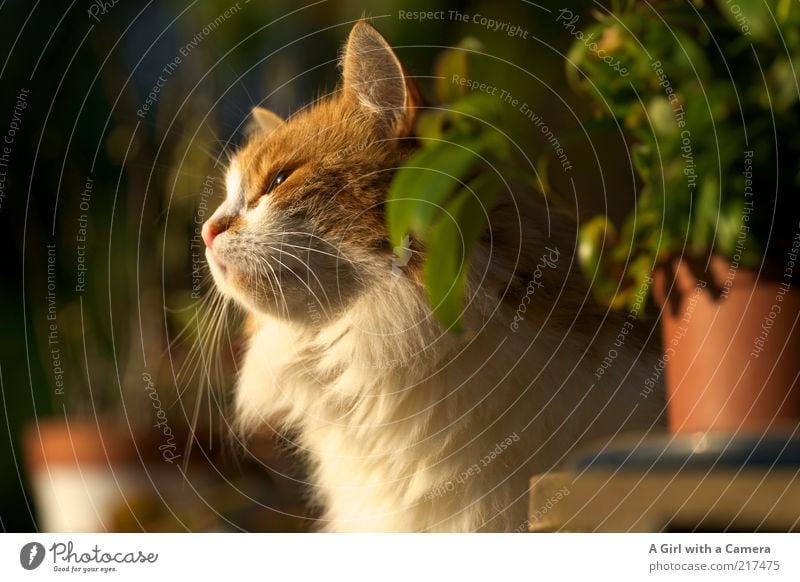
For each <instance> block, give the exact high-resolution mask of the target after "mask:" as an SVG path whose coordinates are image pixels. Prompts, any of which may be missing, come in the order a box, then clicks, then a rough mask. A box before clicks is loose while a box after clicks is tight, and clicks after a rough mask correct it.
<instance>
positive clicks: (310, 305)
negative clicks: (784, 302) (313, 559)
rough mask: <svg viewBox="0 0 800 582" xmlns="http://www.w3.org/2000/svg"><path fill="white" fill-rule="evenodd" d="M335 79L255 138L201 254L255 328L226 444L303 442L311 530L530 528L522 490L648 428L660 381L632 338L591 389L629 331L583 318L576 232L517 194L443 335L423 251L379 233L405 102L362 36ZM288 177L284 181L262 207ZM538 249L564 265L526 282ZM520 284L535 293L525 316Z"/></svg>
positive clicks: (409, 141) (639, 335)
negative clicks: (267, 428) (272, 437)
mask: <svg viewBox="0 0 800 582" xmlns="http://www.w3.org/2000/svg"><path fill="white" fill-rule="evenodd" d="M365 47H366V48H365ZM364 54H369V55H370V58H369V60H368V61H367V65H368V66H365V65H364V61H363V60H362V59H363V58H364V56H363V55H364ZM343 68H344V81H343V84H342V87H341V88H340V90H339V91H337V92H335V93H334V94H332V95H330V96H328V97H325V98H323V99H321V100H320V101H318V102H316V103H314V104H313V105H311V106H309V107H307V108H305V109H303V110H302V111H300V112H298V113H296V114H295V115H294V116H293V117H291V118H290V119H289V120H288V121H287V122H286V123H285V124H278V125H277V127H269V128H265V129H263V130H262V131H256V132H255V134H254V136H253V137H252V138H251V140H250V141H249V143H247V144H246V145H245V146H244V148H243V149H242V150H241V151H240V152H239V153H238V154H237V155H236V156H235V158H234V159H233V161H232V163H231V166H230V169H229V171H228V175H227V189H228V192H227V199H226V201H225V202H224V203H223V204H222V206H221V207H220V209H218V210H217V212H216V213H215V215H214V217H212V219H211V220H223V221H224V222H225V224H226V225H227V227H228V228H227V230H225V231H224V232H223V233H222V234H220V235H219V236H218V237H217V239H216V240H215V242H214V244H213V250H209V251H208V253H207V256H208V260H209V263H210V265H211V270H212V273H213V275H214V279H215V281H216V283H217V286H218V288H219V290H220V291H221V292H222V293H223V294H225V295H226V296H227V297H232V298H233V299H235V300H236V301H237V302H238V303H239V304H240V305H242V306H244V308H245V309H246V310H247V311H248V313H249V314H250V320H251V321H250V326H251V327H250V330H251V331H250V337H249V345H248V350H247V354H246V357H245V358H244V361H243V364H242V367H241V371H240V378H239V381H238V390H237V395H236V402H237V410H238V416H239V422H240V427H241V429H242V430H243V431H249V430H255V429H256V428H258V427H260V426H263V425H264V424H265V423H272V424H273V425H277V426H278V428H280V429H291V434H295V435H298V436H297V440H298V445H299V447H300V448H301V449H302V450H304V451H305V452H306V453H307V457H308V459H309V460H310V462H311V465H312V466H311V475H312V487H313V493H314V497H315V499H316V500H317V502H318V503H319V504H320V506H321V507H322V509H323V513H322V518H323V520H322V522H321V524H320V528H319V529H322V530H332V531H476V530H491V531H510V530H515V529H524V527H525V520H526V516H527V515H526V514H527V507H528V482H529V479H530V477H531V476H532V475H533V474H535V473H539V472H543V471H546V470H549V469H552V468H556V467H558V466H559V465H560V464H561V463H562V461H563V460H564V457H565V455H566V454H567V453H569V452H570V451H572V450H574V447H576V446H577V445H578V444H579V443H581V442H584V441H586V440H587V439H590V438H596V437H598V436H600V435H613V434H616V433H618V432H620V431H622V430H628V429H632V428H636V429H643V428H644V429H646V428H650V427H652V426H654V423H656V422H657V420H658V417H659V411H660V408H661V406H662V404H663V403H662V401H661V399H660V396H659V394H657V393H654V394H652V395H650V396H649V398H646V399H645V398H642V397H640V396H639V391H640V390H641V389H642V387H643V383H644V380H645V378H646V376H647V375H648V374H649V373H650V372H651V371H652V366H653V364H654V362H655V357H654V352H653V350H652V349H651V348H649V347H648V348H643V345H644V343H645V342H644V340H645V337H646V332H647V331H648V330H647V329H645V327H646V326H644V325H643V324H641V323H636V325H635V326H634V329H633V330H632V331H631V332H630V333H629V334H628V335H626V339H625V342H624V343H623V345H622V346H619V347H616V348H615V349H616V350H617V352H618V356H617V357H616V359H615V360H614V362H613V365H611V366H610V367H609V369H608V370H607V371H606V373H605V375H604V376H603V377H602V378H603V379H602V381H596V380H595V370H596V369H597V367H598V365H599V364H600V362H601V360H602V358H603V357H604V356H606V355H607V353H608V350H609V349H610V348H611V347H612V344H613V342H614V341H615V339H616V336H617V334H618V333H619V332H620V329H621V327H622V324H623V322H624V321H625V314H606V313H605V312H604V311H603V310H601V309H600V308H599V307H597V306H596V305H595V304H594V303H593V302H592V299H591V295H590V293H589V292H588V290H587V285H586V282H585V281H584V280H583V278H582V277H581V276H580V274H579V273H578V270H577V268H576V265H575V249H574V246H575V245H574V240H575V224H574V221H573V220H572V219H571V218H570V217H568V216H567V215H566V214H563V213H561V212H558V211H556V210H555V209H554V208H552V207H551V206H548V204H547V201H546V200H545V199H544V198H543V197H541V196H540V195H537V194H535V193H534V192H525V191H523V192H517V193H516V194H511V193H508V194H507V195H506V196H505V197H504V198H502V199H501V200H500V201H499V203H498V205H497V207H496V208H495V210H494V211H493V212H492V215H491V228H490V229H489V231H488V232H487V233H486V235H485V236H484V237H483V238H482V241H481V243H480V245H479V248H478V250H477V251H476V253H475V256H474V260H473V263H472V268H471V271H470V281H469V290H468V302H469V304H468V306H467V309H466V311H465V314H464V326H465V330H466V331H464V332H461V333H452V332H448V331H446V330H443V329H442V327H441V326H440V325H439V324H438V323H437V322H436V320H435V319H434V318H433V316H432V315H431V308H430V307H429V305H428V302H427V299H426V295H425V289H424V286H423V277H422V273H421V264H422V258H423V257H424V249H423V248H421V247H419V246H418V245H417V244H416V243H414V244H412V251H413V252H412V257H411V260H410V261H409V262H408V264H407V265H405V266H403V267H401V268H398V267H397V263H396V262H395V263H393V258H394V257H395V255H393V252H392V248H391V246H390V244H389V243H388V241H387V233H386V229H385V226H384V208H383V203H384V201H385V199H386V193H387V188H388V186H389V183H390V181H391V178H392V174H393V171H394V170H395V168H396V167H397V166H398V165H400V164H402V162H403V161H404V160H405V159H407V157H408V155H409V154H410V152H411V151H413V149H414V148H415V147H417V144H415V142H414V140H413V138H412V136H411V135H410V132H409V128H410V127H411V126H412V121H413V117H414V115H415V108H416V107H417V106H418V105H419V100H418V96H417V93H416V90H415V89H414V88H413V85H412V82H411V81H410V80H409V79H407V78H406V79H404V78H403V73H402V68H401V67H400V65H399V62H398V61H397V60H396V57H395V56H394V53H393V52H392V51H391V49H390V48H389V47H388V45H387V44H386V43H385V41H383V39H382V37H380V35H378V33H377V32H376V31H375V30H374V29H373V28H372V27H371V26H370V25H368V24H366V23H364V22H361V23H359V24H357V25H356V27H355V28H354V29H353V31H352V33H351V35H350V39H349V41H348V45H347V47H346V50H345V53H344V56H343ZM387 84H388V85H387ZM398 98H401V99H402V102H401V103H400V104H399V105H400V107H398V106H397V105H398V104H397V103H396V101H397V99H398ZM381 99H386V100H388V101H390V103H388V104H386V105H385V106H381V103H380V101H381ZM282 169H291V170H292V173H291V174H290V175H289V177H288V179H286V180H285V182H283V183H282V184H280V185H279V186H277V187H275V188H274V189H273V190H272V191H271V192H270V193H268V194H265V192H266V191H267V190H268V189H269V186H270V184H272V180H274V177H275V176H276V174H277V173H278V172H280V171H281V170H282ZM408 194H409V196H416V195H420V196H424V192H409V193H408ZM546 247H549V248H550V249H557V250H558V253H557V254H558V260H557V261H554V263H555V266H554V267H552V268H551V267H547V268H544V269H542V268H540V269H539V271H538V272H537V264H538V263H539V261H540V259H541V257H542V256H543V255H545V254H546V253H548V252H552V251H548V250H546ZM534 278H535V279H536V281H538V282H539V283H541V286H536V290H535V293H534V294H533V295H529V296H528V299H527V300H528V301H529V303H523V298H524V297H525V296H526V290H527V289H529V288H530V287H529V282H530V281H531V280H532V279H534ZM523 305H524V314H523V316H524V317H523V318H522V320H521V323H519V325H518V329H517V330H516V331H513V330H512V329H511V323H512V321H513V320H514V316H515V313H521V311H518V310H521V309H522V307H521V306H523ZM509 438H510V439H511V441H512V444H510V445H508V444H507V445H506V446H505V447H500V448H501V452H500V453H499V454H497V453H496V450H497V449H498V445H500V443H504V442H505V443H508V440H507V439H509ZM493 451H495V453H494V456H492V455H493ZM487 455H488V456H489V457H491V458H490V460H489V461H488V462H485V461H486V458H487ZM476 466H477V468H478V470H477V471H475V470H474V468H473V470H472V472H471V473H470V474H469V475H468V476H467V477H466V478H463V477H462V474H463V473H465V472H468V471H469V469H470V468H472V467H476Z"/></svg>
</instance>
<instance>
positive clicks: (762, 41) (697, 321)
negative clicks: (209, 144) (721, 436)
mask: <svg viewBox="0 0 800 582" xmlns="http://www.w3.org/2000/svg"><path fill="white" fill-rule="evenodd" d="M625 4H626V5H625V6H618V7H617V10H615V11H614V12H613V13H609V14H604V15H600V16H599V21H598V22H597V24H596V25H594V26H593V27H592V28H591V29H590V30H587V31H585V32H584V39H591V41H590V42H584V41H581V40H578V41H576V43H575V44H574V46H573V49H572V51H571V53H570V60H571V62H569V63H568V76H569V77H570V79H571V81H572V83H573V84H574V86H576V87H577V88H578V89H579V90H580V91H584V92H586V93H588V94H590V95H591V96H592V97H593V99H594V102H595V104H596V106H597V113H598V115H599V116H605V117H611V118H613V119H614V120H616V121H617V122H618V123H619V124H621V126H623V127H624V130H625V131H626V132H628V134H629V135H630V136H632V138H633V145H632V148H631V153H632V159H633V163H634V165H635V168H636V170H637V173H638V177H639V179H640V180H641V184H640V190H639V195H638V200H637V203H636V207H635V209H634V211H633V212H631V213H630V214H629V215H628V217H627V219H626V220H625V222H624V223H623V224H622V225H621V227H619V228H616V227H615V226H614V225H613V224H612V223H611V222H610V221H609V220H608V219H607V218H606V217H605V216H599V217H596V218H594V219H592V220H590V221H589V222H588V223H586V224H584V225H583V227H582V231H581V241H580V259H581V261H582V264H583V267H584V271H585V273H586V275H587V276H588V277H589V278H590V279H592V280H593V281H594V290H595V292H596V294H597V296H598V297H599V298H600V299H601V300H603V301H606V302H608V303H609V304H610V305H612V306H616V307H619V306H623V305H625V304H626V303H627V302H629V301H630V300H631V298H633V297H634V295H635V292H636V290H637V289H638V288H640V287H641V286H642V285H646V286H649V285H650V284H651V283H652V295H653V297H654V298H655V300H656V302H657V303H658V305H659V306H661V307H662V311H661V319H662V338H663V356H662V358H661V360H660V362H659V365H658V366H657V367H656V368H655V369H654V371H653V377H654V378H657V377H658V376H661V375H662V373H663V374H664V375H665V379H666V385H667V395H668V399H669V423H670V428H671V430H672V431H673V432H675V433H683V432H689V431H708V430H713V429H722V430H730V431H736V430H738V429H742V428H751V429H759V430H763V429H767V428H776V427H778V426H781V425H785V424H796V423H797V422H798V421H800V386H799V385H798V374H800V360H798V358H797V353H798V351H799V350H800V327H798V325H797V323H798V321H797V319H798V314H800V291H798V289H797V286H796V281H797V278H798V271H800V266H798V263H797V257H798V251H800V224H799V222H800V211H799V210H798V209H799V208H800V207H799V206H798V188H799V187H800V173H798V163H797V160H798V157H800V139H798V136H800V101H799V99H800V90H799V89H798V73H797V71H796V69H795V65H794V63H795V62H797V58H798V57H800V7H798V6H797V5H796V4H794V3H790V2H783V1H777V0H776V1H767V2H753V3H741V4H737V5H733V4H730V3H728V2H724V1H722V0H717V1H713V0H712V1H709V0H706V1H698V2H686V1H684V0H665V1H662V2H655V3H638V2H628V3H625ZM609 57H612V58H613V59H614V60H615V62H619V63H621V64H622V66H623V67H624V69H625V71H626V73H625V75H622V74H620V72H619V71H617V70H615V69H614V68H612V67H609V66H608V63H607V62H606V61H607V59H608V58H609ZM651 275H652V277H651Z"/></svg>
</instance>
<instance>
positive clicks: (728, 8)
mask: <svg viewBox="0 0 800 582" xmlns="http://www.w3.org/2000/svg"><path fill="white" fill-rule="evenodd" d="M716 3H717V8H718V9H719V11H720V12H722V14H723V15H724V16H725V18H727V19H728V22H730V23H731V24H732V25H733V26H734V27H735V28H736V29H737V30H739V31H740V32H741V33H742V34H744V35H747V36H749V35H752V36H753V38H755V39H757V40H762V41H763V40H767V41H768V40H771V39H774V38H775V37H777V35H778V34H779V32H780V31H779V30H778V28H777V27H776V26H775V22H774V20H773V16H772V11H771V10H770V6H769V5H774V4H776V3H775V2H764V0H739V1H738V2H735V3H731V2H726V0H716Z"/></svg>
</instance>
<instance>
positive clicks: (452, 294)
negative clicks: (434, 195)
mask: <svg viewBox="0 0 800 582" xmlns="http://www.w3.org/2000/svg"><path fill="white" fill-rule="evenodd" d="M502 188H503V183H502V180H501V179H500V178H499V176H498V175H497V174H496V173H495V172H493V171H486V172H484V173H482V174H480V175H479V176H478V177H477V178H475V179H474V180H473V181H472V182H471V183H470V184H469V186H468V187H467V188H465V189H463V190H461V191H460V192H459V193H458V194H457V195H456V196H455V198H453V200H452V201H451V202H450V203H448V204H447V206H446V208H445V211H444V213H443V214H442V216H441V217H440V218H439V220H438V222H437V223H436V225H435V226H434V227H433V229H432V230H431V231H430V234H429V236H428V238H427V240H426V249H425V281H426V283H427V285H426V288H427V293H428V301H429V303H430V305H431V306H432V307H433V312H434V314H435V315H436V318H437V319H438V320H439V322H440V323H441V324H442V325H443V326H444V327H445V328H446V329H449V330H451V331H460V330H461V313H462V310H463V307H464V295H465V291H466V278H467V273H468V272H469V263H470V256H471V254H472V251H473V249H474V248H475V244H476V243H477V242H478V240H479V239H480V237H481V235H482V234H483V232H484V230H485V228H486V225H487V217H488V214H489V212H490V210H491V208H492V206H493V204H494V200H495V199H496V197H497V194H498V192H500V190H501V189H502Z"/></svg>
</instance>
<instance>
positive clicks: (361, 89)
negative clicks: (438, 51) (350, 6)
mask: <svg viewBox="0 0 800 582" xmlns="http://www.w3.org/2000/svg"><path fill="white" fill-rule="evenodd" d="M342 69H343V77H344V92H345V95H346V96H348V97H351V98H354V99H357V100H358V102H359V103H360V104H361V105H362V106H363V107H365V108H367V109H369V110H370V111H371V112H373V113H374V114H376V115H378V116H379V118H380V119H381V120H382V121H384V122H385V123H387V125H388V126H389V127H390V128H391V129H393V130H395V131H400V132H403V131H405V130H408V129H410V126H411V122H412V118H413V116H414V109H415V107H417V106H419V105H421V97H420V95H421V94H420V92H419V90H418V89H417V87H416V85H415V84H414V81H413V79H411V78H410V77H408V76H407V75H406V74H405V70H404V68H403V65H402V64H401V63H400V60H399V59H398V58H397V55H395V54H394V51H393V50H392V47H390V46H389V43H387V42H386V39H384V38H383V36H381V34H380V33H379V32H378V31H377V30H375V28H374V27H373V26H372V25H371V24H369V23H368V22H367V21H366V20H359V21H358V22H357V23H356V25H355V26H354V27H353V30H351V31H350V36H349V38H348V39H347V45H346V47H345V49H344V54H343V55H342Z"/></svg>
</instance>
